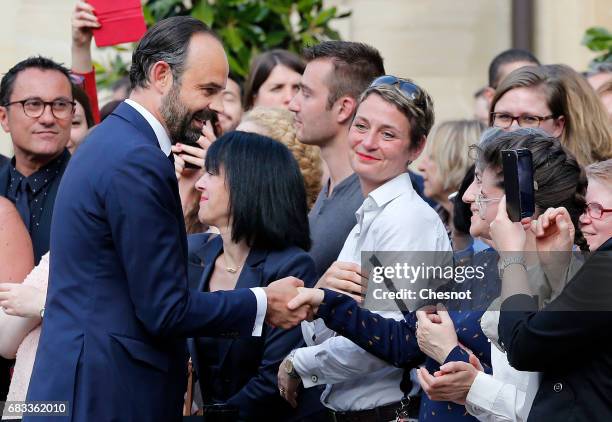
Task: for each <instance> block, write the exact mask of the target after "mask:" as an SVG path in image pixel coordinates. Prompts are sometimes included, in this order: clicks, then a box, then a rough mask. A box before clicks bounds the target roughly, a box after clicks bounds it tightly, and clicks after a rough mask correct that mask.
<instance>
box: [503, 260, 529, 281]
mask: <svg viewBox="0 0 612 422" xmlns="http://www.w3.org/2000/svg"><path fill="white" fill-rule="evenodd" d="M513 264H517V265H522V266H523V268H524V269H525V270H527V264H526V263H525V258H524V257H523V256H522V255H511V256H507V257H505V258H503V259H502V260H501V261H499V278H503V277H504V270H505V269H506V268H508V267H509V266H510V265H513Z"/></svg>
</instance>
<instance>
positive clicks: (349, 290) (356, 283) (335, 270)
mask: <svg viewBox="0 0 612 422" xmlns="http://www.w3.org/2000/svg"><path fill="white" fill-rule="evenodd" d="M367 282H368V280H367V278H366V277H364V276H363V275H362V273H361V266H360V265H359V264H355V263H353V262H342V261H336V262H334V263H333V264H332V265H331V267H329V268H328V269H327V271H325V274H323V276H322V277H321V278H320V279H319V281H318V282H317V284H316V285H315V287H318V288H326V289H330V290H335V291H337V292H339V293H344V294H345V295H348V296H350V297H352V298H353V299H355V300H356V301H357V302H358V303H362V302H363V295H364V294H365V291H366V289H367Z"/></svg>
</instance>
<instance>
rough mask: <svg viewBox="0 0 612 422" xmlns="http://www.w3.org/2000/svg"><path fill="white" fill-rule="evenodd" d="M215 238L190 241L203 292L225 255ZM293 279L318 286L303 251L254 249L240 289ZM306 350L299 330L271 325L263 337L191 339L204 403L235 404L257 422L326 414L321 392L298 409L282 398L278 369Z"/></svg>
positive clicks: (308, 395) (310, 394)
mask: <svg viewBox="0 0 612 422" xmlns="http://www.w3.org/2000/svg"><path fill="white" fill-rule="evenodd" d="M209 236H210V235H208V234H195V235H191V236H189V237H188V245H189V276H190V284H191V285H193V284H195V281H194V280H193V279H197V282H198V284H199V286H198V289H199V290H200V291H208V288H209V287H208V285H209V282H210V276H211V275H212V271H213V268H214V263H215V260H216V259H217V257H218V256H219V255H220V254H221V252H222V251H223V242H222V240H221V237H218V236H217V237H213V238H212V239H210V237H209ZM288 276H294V277H297V278H299V279H301V280H303V281H304V284H305V285H306V286H308V287H312V286H313V285H314V284H315V282H316V271H315V265H314V261H313V260H312V258H311V257H310V255H308V254H307V253H306V252H304V251H303V250H301V249H299V248H297V247H290V248H287V249H284V250H280V251H264V250H260V249H252V250H251V252H250V253H249V256H248V257H247V260H246V262H245V265H244V268H243V269H242V272H241V273H240V277H239V278H238V281H237V284H236V288H251V287H265V286H267V285H268V284H269V283H270V282H272V281H274V280H278V279H281V278H283V277H288ZM192 278H193V279H192ZM302 345H303V339H302V331H301V329H300V327H299V326H298V327H295V328H293V329H291V330H282V329H278V328H272V327H270V326H265V327H264V330H263V333H262V336H261V337H250V338H240V339H218V338H210V337H198V338H195V339H189V351H190V353H191V356H192V360H193V363H194V368H195V370H196V373H197V374H198V377H199V379H200V386H201V389H202V396H203V399H204V403H206V404H209V403H227V404H230V405H234V406H236V407H237V408H238V409H239V410H240V418H241V419H243V420H253V421H259V420H266V421H287V420H291V419H294V418H296V417H298V415H299V416H304V415H307V414H311V413H313V412H316V411H317V410H323V406H322V404H321V403H320V400H319V397H320V394H321V392H320V390H318V389H314V390H313V389H310V390H305V391H302V392H301V393H300V395H299V399H298V401H299V403H300V406H299V407H298V409H297V410H294V409H292V408H291V406H289V404H288V403H287V402H286V401H285V400H283V399H282V398H281V397H280V396H279V394H278V384H277V373H278V367H279V365H280V363H281V361H282V360H283V359H284V358H285V356H287V355H288V354H289V353H290V352H291V351H292V350H293V349H295V348H297V347H300V346H302Z"/></svg>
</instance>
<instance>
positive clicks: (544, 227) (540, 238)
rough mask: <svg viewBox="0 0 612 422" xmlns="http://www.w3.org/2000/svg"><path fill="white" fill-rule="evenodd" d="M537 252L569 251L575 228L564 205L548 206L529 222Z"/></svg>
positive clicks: (572, 242)
mask: <svg viewBox="0 0 612 422" xmlns="http://www.w3.org/2000/svg"><path fill="white" fill-rule="evenodd" d="M531 231H532V232H533V234H535V236H536V247H537V249H538V252H551V251H557V252H558V251H571V250H572V245H573V244H574V236H575V234H576V229H575V228H574V224H573V223H572V219H571V217H570V215H569V213H568V212H567V210H566V209H565V208H564V207H559V208H549V209H547V210H546V211H545V212H544V213H543V214H542V215H540V216H539V217H538V219H537V220H535V221H532V222H531Z"/></svg>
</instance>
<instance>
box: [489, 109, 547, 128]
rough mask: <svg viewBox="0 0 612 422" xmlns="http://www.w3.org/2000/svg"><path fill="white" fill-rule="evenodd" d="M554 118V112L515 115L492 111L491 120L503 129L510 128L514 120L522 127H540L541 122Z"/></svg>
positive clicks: (494, 124)
mask: <svg viewBox="0 0 612 422" xmlns="http://www.w3.org/2000/svg"><path fill="white" fill-rule="evenodd" d="M554 118H555V116H553V115H552V114H551V115H548V116H530V115H528V114H524V115H522V116H513V115H511V114H508V113H499V112H493V113H491V121H492V122H493V126H495V127H498V128H501V129H508V128H509V127H510V126H512V122H514V121H515V120H516V122H517V123H518V125H519V126H520V127H539V126H540V123H542V122H543V121H545V120H549V119H554Z"/></svg>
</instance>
